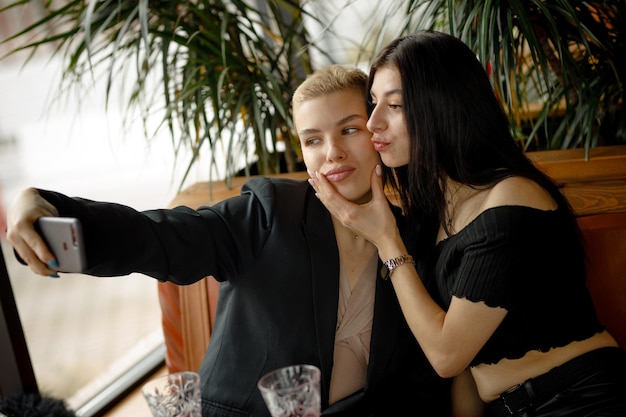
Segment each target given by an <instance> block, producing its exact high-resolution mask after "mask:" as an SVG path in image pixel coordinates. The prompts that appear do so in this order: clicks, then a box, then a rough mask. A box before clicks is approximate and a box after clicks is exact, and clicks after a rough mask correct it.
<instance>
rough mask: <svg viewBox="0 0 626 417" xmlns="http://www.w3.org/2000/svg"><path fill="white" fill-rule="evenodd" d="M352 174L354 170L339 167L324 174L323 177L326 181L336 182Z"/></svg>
mask: <svg viewBox="0 0 626 417" xmlns="http://www.w3.org/2000/svg"><path fill="white" fill-rule="evenodd" d="M352 172H354V168H352V167H340V168H335V169H331V170H330V171H328V172H327V173H326V174H324V176H325V177H326V178H327V179H328V181H331V182H337V181H341V180H343V179H345V178H346V177H348V176H349V175H351V174H352Z"/></svg>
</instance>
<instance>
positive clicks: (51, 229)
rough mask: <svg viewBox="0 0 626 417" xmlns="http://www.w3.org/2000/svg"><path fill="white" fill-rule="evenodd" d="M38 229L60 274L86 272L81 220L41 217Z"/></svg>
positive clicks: (38, 221)
mask: <svg viewBox="0 0 626 417" xmlns="http://www.w3.org/2000/svg"><path fill="white" fill-rule="evenodd" d="M36 228H37V230H38V231H39V233H40V234H41V236H42V237H43V240H44V241H45V242H46V245H48V248H49V249H50V250H51V251H52V253H53V254H54V256H55V258H56V260H57V263H58V265H59V266H58V268H57V270H58V271H59V272H83V271H84V270H85V267H86V261H85V247H84V241H83V231H82V226H81V223H80V220H78V219H76V218H73V217H40V218H39V219H38V220H37V224H36Z"/></svg>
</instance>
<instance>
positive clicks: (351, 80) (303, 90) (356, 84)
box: [291, 65, 367, 109]
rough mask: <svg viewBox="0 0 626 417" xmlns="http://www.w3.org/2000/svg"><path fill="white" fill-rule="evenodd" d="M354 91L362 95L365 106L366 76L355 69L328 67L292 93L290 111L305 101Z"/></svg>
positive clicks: (309, 78)
mask: <svg viewBox="0 0 626 417" xmlns="http://www.w3.org/2000/svg"><path fill="white" fill-rule="evenodd" d="M345 90H354V91H358V92H360V93H362V95H363V102H364V103H365V104H367V74H365V72H363V71H362V70H360V69H359V68H357V67H353V66H348V65H330V66H328V67H324V68H322V69H320V70H317V71H315V72H314V73H313V74H311V75H309V76H308V77H307V78H306V80H304V81H303V82H302V84H300V86H299V87H298V88H296V91H295V92H294V93H293V98H292V100H291V106H292V109H295V108H296V107H297V106H298V105H299V104H301V103H304V102H305V101H308V100H311V99H314V98H317V97H321V96H326V95H328V94H331V93H336V92H338V91H345Z"/></svg>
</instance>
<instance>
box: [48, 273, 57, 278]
mask: <svg viewBox="0 0 626 417" xmlns="http://www.w3.org/2000/svg"><path fill="white" fill-rule="evenodd" d="M48 276H49V277H50V278H60V277H59V274H50V275H48Z"/></svg>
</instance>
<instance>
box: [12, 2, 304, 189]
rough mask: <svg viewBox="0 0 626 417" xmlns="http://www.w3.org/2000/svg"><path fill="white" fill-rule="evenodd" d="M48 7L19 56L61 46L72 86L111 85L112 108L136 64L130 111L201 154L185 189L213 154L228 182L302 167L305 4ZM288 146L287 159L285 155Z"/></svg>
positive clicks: (25, 35)
mask: <svg viewBox="0 0 626 417" xmlns="http://www.w3.org/2000/svg"><path fill="white" fill-rule="evenodd" d="M27 3H28V1H26V0H20V1H15V2H13V3H11V4H9V5H7V6H5V7H4V8H3V9H2V8H0V12H2V11H4V10H8V9H10V8H17V7H26V6H27ZM42 3H43V4H44V7H45V8H46V13H45V16H44V17H43V18H41V19H40V20H38V21H36V22H35V23H33V24H32V25H30V26H28V27H26V28H25V29H23V30H22V31H20V32H19V33H17V34H15V35H14V36H12V37H11V38H9V39H7V40H5V41H4V42H7V41H11V40H15V39H27V40H25V41H22V46H20V47H19V48H17V49H16V50H15V51H13V52H17V51H20V50H30V51H31V52H34V51H36V50H37V48H39V47H41V46H44V45H49V44H52V45H53V48H54V50H55V53H62V54H64V57H63V58H64V63H65V64H64V65H65V68H64V71H63V81H62V84H63V85H65V87H70V86H72V85H74V86H76V85H80V83H81V82H82V81H84V79H87V80H89V79H91V77H104V80H103V81H104V82H106V85H107V88H106V91H107V100H108V99H109V94H110V93H111V88H112V86H113V85H114V84H115V83H116V82H119V81H120V80H119V79H120V78H122V76H123V75H124V74H125V73H126V72H127V71H129V68H128V67H129V66H131V70H132V71H134V73H135V74H136V83H135V84H134V85H133V86H132V89H131V91H130V94H129V96H128V97H129V100H128V104H129V106H131V107H134V106H138V107H139V108H140V109H141V112H142V115H143V117H144V122H145V120H147V118H148V117H150V116H151V115H152V114H154V113H159V112H160V113H159V114H161V115H162V119H161V120H162V122H161V123H160V124H159V127H158V128H157V130H159V129H162V128H167V129H169V131H170V134H171V137H172V141H173V147H174V150H175V152H176V153H177V155H178V152H180V151H181V150H185V151H189V150H191V152H190V153H191V159H190V160H189V161H188V164H187V170H186V172H185V174H184V177H183V179H182V181H181V185H182V183H183V182H184V181H185V178H186V177H187V176H188V174H189V169H190V168H191V167H192V165H193V164H194V162H195V160H196V158H197V156H198V154H199V152H200V151H201V149H202V148H203V147H205V146H208V148H209V149H210V152H208V153H209V155H210V158H211V159H210V164H209V165H211V166H210V167H208V168H209V173H211V172H213V171H214V170H215V169H216V168H215V167H217V166H219V165H223V162H225V171H226V172H224V173H220V174H219V175H220V176H224V177H226V178H227V179H230V178H231V177H232V176H233V175H234V174H235V172H236V171H238V170H240V169H242V166H243V169H244V170H245V171H246V173H249V172H250V169H253V170H255V172H260V173H266V174H267V173H274V172H280V171H281V167H280V164H281V160H283V159H286V165H287V167H286V169H287V170H295V169H296V160H295V157H294V151H293V146H292V140H293V134H292V130H291V129H290V126H291V118H290V115H289V97H290V94H291V92H292V91H293V88H294V87H295V86H297V85H298V84H299V83H300V82H301V81H302V80H303V79H304V77H305V76H306V75H307V74H308V73H309V72H310V71H311V68H310V58H309V54H308V51H307V49H305V48H304V46H305V44H306V31H305V28H304V25H303V23H302V16H303V13H304V11H303V9H302V8H301V7H300V6H299V4H298V2H297V1H290V0H274V1H269V2H258V3H257V5H258V7H253V6H251V5H250V4H251V2H250V1H243V0H195V1H185V2H175V1H157V0H150V1H148V0H93V1H86V0H67V1H63V2H42ZM122 79H123V78H122ZM155 83H156V91H157V93H156V94H155V87H154V84H155ZM62 87H63V86H62ZM144 126H147V124H146V123H144ZM146 133H147V134H148V136H149V137H150V136H151V135H152V134H154V133H156V132H146ZM280 142H282V143H283V144H284V147H285V148H286V150H285V152H278V149H279V143H280ZM218 151H219V152H218ZM218 154H223V158H224V160H223V161H219V162H221V163H222V164H218V161H217V160H216V155H218ZM281 154H283V155H284V157H282V158H281ZM242 159H243V161H242ZM250 165H253V166H252V168H250ZM211 168H213V169H211ZM282 170H284V168H283V169H282ZM209 176H210V174H209Z"/></svg>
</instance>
